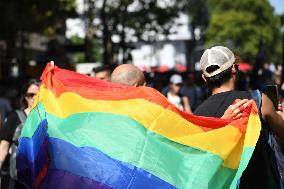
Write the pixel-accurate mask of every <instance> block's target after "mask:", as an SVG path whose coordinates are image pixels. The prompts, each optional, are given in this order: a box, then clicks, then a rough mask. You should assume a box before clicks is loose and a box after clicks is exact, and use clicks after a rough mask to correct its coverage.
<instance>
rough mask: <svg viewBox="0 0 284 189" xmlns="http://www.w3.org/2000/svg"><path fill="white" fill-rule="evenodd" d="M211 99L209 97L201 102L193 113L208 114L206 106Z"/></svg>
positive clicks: (198, 114)
mask: <svg viewBox="0 0 284 189" xmlns="http://www.w3.org/2000/svg"><path fill="white" fill-rule="evenodd" d="M210 103H211V100H210V97H209V98H208V99H207V100H205V101H204V102H202V103H201V104H200V105H199V106H198V107H197V108H196V109H195V111H194V113H193V114H194V115H197V116H206V115H207V114H208V107H209V106H210Z"/></svg>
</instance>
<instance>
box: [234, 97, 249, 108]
mask: <svg viewBox="0 0 284 189" xmlns="http://www.w3.org/2000/svg"><path fill="white" fill-rule="evenodd" d="M248 101H249V100H248V99H243V100H240V101H238V102H237V103H236V104H233V105H232V109H233V110H234V109H236V108H238V107H239V106H241V105H243V104H245V103H246V102H248Z"/></svg>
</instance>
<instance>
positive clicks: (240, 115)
mask: <svg viewBox="0 0 284 189" xmlns="http://www.w3.org/2000/svg"><path fill="white" fill-rule="evenodd" d="M241 117H242V113H239V114H238V115H237V116H235V117H234V118H233V119H240V118H241Z"/></svg>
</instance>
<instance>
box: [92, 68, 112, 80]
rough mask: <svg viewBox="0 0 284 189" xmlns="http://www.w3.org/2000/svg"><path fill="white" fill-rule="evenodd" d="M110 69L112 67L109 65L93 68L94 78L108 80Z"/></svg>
mask: <svg viewBox="0 0 284 189" xmlns="http://www.w3.org/2000/svg"><path fill="white" fill-rule="evenodd" d="M111 71H112V69H111V67H110V66H100V67H97V68H94V69H93V72H94V73H95V78H97V79H100V80H104V81H110V75H111Z"/></svg>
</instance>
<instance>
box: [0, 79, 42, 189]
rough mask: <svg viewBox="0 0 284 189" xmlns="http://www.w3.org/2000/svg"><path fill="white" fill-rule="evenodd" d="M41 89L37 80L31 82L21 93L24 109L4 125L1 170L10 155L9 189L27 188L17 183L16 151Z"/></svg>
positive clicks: (0, 153)
mask: <svg viewBox="0 0 284 189" xmlns="http://www.w3.org/2000/svg"><path fill="white" fill-rule="evenodd" d="M38 89H39V81H37V80H35V79H31V80H29V81H28V82H27V83H26V84H25V85H24V86H23V89H22V92H21V105H22V108H21V109H18V110H16V111H13V112H12V113H11V114H10V115H9V116H8V118H7V120H6V121H5V123H4V126H3V127H2V129H1V135H0V140H1V143H0V170H1V171H2V167H3V162H4V160H5V158H6V157H7V155H8V152H9V155H10V161H9V174H10V177H11V178H10V181H9V189H10V188H11V189H12V188H16V189H18V188H25V187H24V186H22V185H21V184H20V183H18V182H17V181H16V179H17V176H16V151H17V146H18V139H19V137H20V135H21V130H22V127H23V125H24V122H25V120H26V117H27V115H28V114H29V113H30V111H31V110H32V104H33V102H34V99H35V96H36V93H37V92H38Z"/></svg>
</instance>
